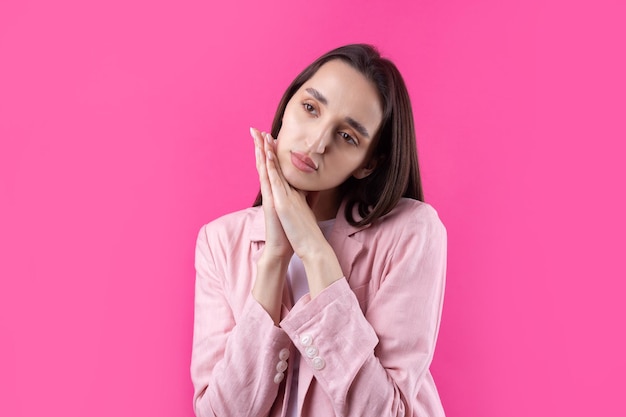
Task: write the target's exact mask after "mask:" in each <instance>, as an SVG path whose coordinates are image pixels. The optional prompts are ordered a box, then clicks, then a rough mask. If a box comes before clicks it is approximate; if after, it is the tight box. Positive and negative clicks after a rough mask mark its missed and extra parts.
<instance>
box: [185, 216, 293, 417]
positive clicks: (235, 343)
mask: <svg viewBox="0 0 626 417" xmlns="http://www.w3.org/2000/svg"><path fill="white" fill-rule="evenodd" d="M209 226H210V225H209ZM209 226H204V227H203V228H202V229H201V230H200V233H199V235H198V239H197V244H196V255H195V256H196V258H195V267H196V287H195V311H194V333H193V351H192V357H191V379H192V382H193V385H194V404H193V405H194V411H195V413H196V415H197V416H198V417H205V416H218V417H230V416H246V417H248V416H265V415H267V414H268V413H269V411H270V408H271V406H272V404H273V402H274V401H275V399H276V396H277V392H278V388H279V383H280V381H277V382H275V378H276V375H277V374H278V373H281V372H278V371H277V369H276V367H277V364H278V363H279V362H280V358H279V354H280V352H281V350H283V349H285V348H288V347H289V345H290V344H291V342H290V340H289V338H288V336H287V335H286V334H285V333H284V331H283V330H281V329H280V328H278V327H276V326H275V325H274V322H273V321H272V319H271V318H270V317H269V315H268V314H267V313H266V312H265V310H263V308H262V307H261V306H260V305H259V304H258V302H256V300H255V299H254V298H253V297H252V295H248V298H247V300H246V302H245V305H244V307H243V310H242V311H241V313H240V314H235V313H234V312H233V308H232V307H231V305H230V303H229V297H228V292H227V291H226V290H225V287H226V285H227V284H226V279H225V277H223V276H220V273H219V272H218V271H219V270H222V269H223V268H218V267H217V265H220V263H219V262H224V263H223V264H222V265H224V264H225V263H226V262H225V260H222V259H219V260H217V259H215V257H214V254H215V255H217V256H218V257H220V256H222V255H219V253H223V252H224V251H220V250H219V247H211V244H209V242H210V241H212V240H210V239H209V237H208V235H210V234H211V233H210V232H207V227H209ZM216 245H217V246H219V245H218V244H213V246H216ZM278 379H280V378H278Z"/></svg>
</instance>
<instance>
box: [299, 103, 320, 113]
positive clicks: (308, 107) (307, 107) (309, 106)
mask: <svg viewBox="0 0 626 417" xmlns="http://www.w3.org/2000/svg"><path fill="white" fill-rule="evenodd" d="M302 107H304V111H306V112H307V113H311V114H314V115H315V114H317V110H315V107H314V106H313V105H312V104H311V103H302Z"/></svg>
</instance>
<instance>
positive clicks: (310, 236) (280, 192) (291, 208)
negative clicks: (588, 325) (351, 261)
mask: <svg viewBox="0 0 626 417" xmlns="http://www.w3.org/2000/svg"><path fill="white" fill-rule="evenodd" d="M264 136H265V154H266V161H265V164H266V171H267V178H268V183H269V193H271V198H272V206H273V208H274V212H275V213H276V215H277V216H278V219H279V220H280V224H281V226H282V230H283V232H284V233H285V236H286V237H287V239H288V241H289V243H290V245H291V247H292V248H293V250H294V251H295V253H296V255H298V256H299V257H300V258H302V259H303V260H304V258H305V257H306V256H308V255H314V254H316V253H317V252H319V251H318V249H320V248H322V247H326V246H327V242H326V239H325V238H324V235H323V234H322V231H321V230H320V228H319V226H318V224H317V220H316V217H315V214H314V213H313V210H312V209H311V207H313V206H314V205H315V203H316V202H317V199H318V196H319V193H318V192H305V191H301V190H298V189H296V188H294V187H292V186H291V184H289V182H287V180H286V179H285V177H284V175H283V173H282V170H281V167H280V164H279V163H278V158H277V156H276V149H275V148H276V146H275V145H274V140H273V139H272V137H271V135H270V134H265V135H264ZM269 193H268V194H269ZM263 198H265V194H264V195H263Z"/></svg>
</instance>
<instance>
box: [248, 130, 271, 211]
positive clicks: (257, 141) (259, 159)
mask: <svg viewBox="0 0 626 417" xmlns="http://www.w3.org/2000/svg"><path fill="white" fill-rule="evenodd" d="M250 134H251V135H252V137H253V139H254V145H255V146H254V148H255V149H254V152H255V158H256V167H257V172H258V174H259V183H260V185H261V195H262V197H263V206H264V207H265V208H269V207H273V206H274V198H273V195H272V188H271V185H270V181H269V177H268V175H267V160H266V157H265V152H264V149H265V145H264V144H263V138H262V136H263V135H262V134H261V133H260V132H259V131H258V130H257V129H253V128H250Z"/></svg>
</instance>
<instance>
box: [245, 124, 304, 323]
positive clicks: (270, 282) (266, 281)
mask: <svg viewBox="0 0 626 417" xmlns="http://www.w3.org/2000/svg"><path fill="white" fill-rule="evenodd" d="M250 135H252V138H253V139H254V154H255V158H256V168H257V171H258V173H259V182H260V183H261V195H262V197H263V213H264V215H265V247H264V248H263V252H262V253H261V257H260V258H259V259H258V261H257V274H256V279H255V281H254V287H253V288H252V296H253V297H254V298H255V299H256V300H257V302H258V303H259V304H261V306H263V308H264V309H265V311H267V313H268V314H269V315H270V317H271V318H272V320H273V321H274V324H275V325H278V323H280V313H281V305H282V295H283V286H284V284H285V277H286V276H287V267H288V266H289V261H290V260H291V257H292V256H293V249H292V247H291V244H290V243H289V240H288V239H287V236H286V235H285V231H284V230H283V226H282V224H281V223H280V219H279V218H278V215H277V214H276V209H275V208H274V196H273V195H272V187H271V185H270V182H269V177H268V173H267V159H266V158H267V152H266V151H267V149H269V148H274V146H273V144H270V143H269V142H268V140H267V137H266V136H267V135H263V134H261V133H260V132H259V131H258V130H257V129H254V128H250ZM272 150H274V149H272Z"/></svg>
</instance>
